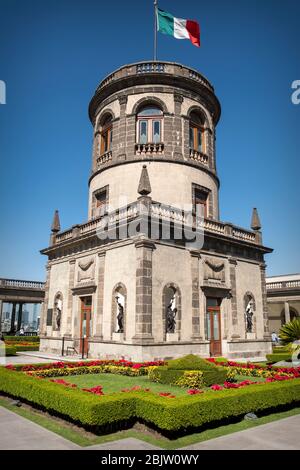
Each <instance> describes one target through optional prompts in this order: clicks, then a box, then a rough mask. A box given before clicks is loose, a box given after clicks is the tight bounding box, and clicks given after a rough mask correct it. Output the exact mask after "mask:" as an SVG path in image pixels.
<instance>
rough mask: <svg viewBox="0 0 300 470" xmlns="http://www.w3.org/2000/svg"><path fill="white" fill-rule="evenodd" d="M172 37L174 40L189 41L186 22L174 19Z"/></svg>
mask: <svg viewBox="0 0 300 470" xmlns="http://www.w3.org/2000/svg"><path fill="white" fill-rule="evenodd" d="M174 37H175V38H176V39H190V35H189V33H188V30H187V29H186V20H184V19H182V18H175V17H174Z"/></svg>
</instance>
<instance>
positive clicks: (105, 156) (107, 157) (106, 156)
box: [96, 150, 112, 167]
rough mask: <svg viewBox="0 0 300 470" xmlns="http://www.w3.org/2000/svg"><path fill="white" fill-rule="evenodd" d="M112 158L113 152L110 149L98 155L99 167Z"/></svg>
mask: <svg viewBox="0 0 300 470" xmlns="http://www.w3.org/2000/svg"><path fill="white" fill-rule="evenodd" d="M111 159H112V152H111V150H109V151H108V152H105V153H103V154H102V155H100V156H99V157H97V160H96V162H97V167H99V166H101V165H104V163H108V162H110V161H111Z"/></svg>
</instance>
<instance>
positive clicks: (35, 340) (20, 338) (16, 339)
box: [4, 335, 40, 343]
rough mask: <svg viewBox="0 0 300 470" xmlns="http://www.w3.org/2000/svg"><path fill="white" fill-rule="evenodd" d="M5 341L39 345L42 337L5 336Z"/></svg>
mask: <svg viewBox="0 0 300 470" xmlns="http://www.w3.org/2000/svg"><path fill="white" fill-rule="evenodd" d="M4 341H5V342H10V341H12V342H14V343H15V342H19V341H20V342H21V343H22V342H23V341H26V342H28V343H39V342H40V337H39V336H25V335H24V336H4Z"/></svg>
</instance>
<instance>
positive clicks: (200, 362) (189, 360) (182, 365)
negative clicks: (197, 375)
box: [167, 354, 216, 370]
mask: <svg viewBox="0 0 300 470" xmlns="http://www.w3.org/2000/svg"><path fill="white" fill-rule="evenodd" d="M167 367H168V368H169V369H173V370H209V369H213V368H215V367H216V366H215V365H214V364H211V363H210V362H208V361H206V360H205V359H202V358H201V357H199V356H195V355H194V354H188V355H187V356H183V357H180V358H179V359H172V360H171V361H168V365H167Z"/></svg>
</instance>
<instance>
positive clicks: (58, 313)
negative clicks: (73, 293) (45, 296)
mask: <svg viewBox="0 0 300 470" xmlns="http://www.w3.org/2000/svg"><path fill="white" fill-rule="evenodd" d="M55 310H56V317H55V321H56V328H57V329H58V330H60V324H61V310H62V300H61V298H60V297H57V298H56V301H55Z"/></svg>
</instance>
